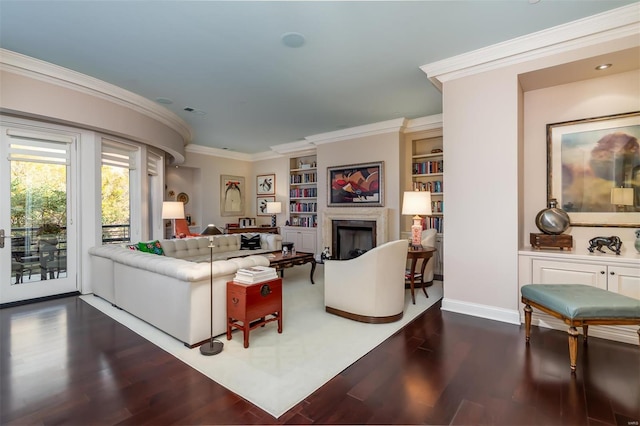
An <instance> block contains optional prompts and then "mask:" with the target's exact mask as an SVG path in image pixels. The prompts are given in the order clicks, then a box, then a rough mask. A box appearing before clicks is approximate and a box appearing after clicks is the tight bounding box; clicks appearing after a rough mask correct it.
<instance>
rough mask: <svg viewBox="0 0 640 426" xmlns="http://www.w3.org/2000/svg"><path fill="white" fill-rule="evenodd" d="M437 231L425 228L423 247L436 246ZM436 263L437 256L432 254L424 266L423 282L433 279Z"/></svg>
mask: <svg viewBox="0 0 640 426" xmlns="http://www.w3.org/2000/svg"><path fill="white" fill-rule="evenodd" d="M437 233H438V232H437V231H436V230H435V229H425V230H424V231H422V240H421V243H420V244H422V247H435V246H436V235H437ZM434 263H435V256H431V257H430V258H429V259H428V261H427V266H426V267H425V268H424V277H423V282H425V283H428V282H430V281H433V265H434Z"/></svg>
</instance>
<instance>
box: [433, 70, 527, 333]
mask: <svg viewBox="0 0 640 426" xmlns="http://www.w3.org/2000/svg"><path fill="white" fill-rule="evenodd" d="M519 91H520V89H519V85H518V80H517V76H516V75H514V74H513V73H512V72H510V71H508V70H498V71H493V72H490V73H483V74H477V75H474V76H471V77H467V78H463V79H458V80H454V81H451V82H448V83H446V84H445V86H444V87H443V93H444V95H445V96H444V111H443V117H444V162H445V171H444V181H445V182H446V191H445V195H444V203H445V212H446V220H445V229H444V233H445V235H446V238H445V241H444V242H445V247H444V253H445V260H444V277H445V280H446V285H445V299H444V301H443V309H448V310H453V311H464V312H466V313H473V309H474V307H476V306H482V307H483V309H484V311H485V312H484V314H483V316H489V317H494V318H497V319H502V320H508V317H509V315H511V317H513V313H514V311H515V309H516V305H517V297H516V292H517V288H518V269H517V256H518V98H519V95H518V92H519ZM497 106H499V108H496V107H497ZM496 109H499V111H496ZM490 311H495V312H493V313H491V312H490ZM515 319H516V318H512V321H515Z"/></svg>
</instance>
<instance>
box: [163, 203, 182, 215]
mask: <svg viewBox="0 0 640 426" xmlns="http://www.w3.org/2000/svg"><path fill="white" fill-rule="evenodd" d="M162 218H163V219H184V203H183V202H182V201H164V202H163V203H162Z"/></svg>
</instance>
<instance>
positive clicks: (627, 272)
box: [608, 266, 640, 299]
mask: <svg viewBox="0 0 640 426" xmlns="http://www.w3.org/2000/svg"><path fill="white" fill-rule="evenodd" d="M608 285H609V288H608V290H609V291H613V292H615V293H620V294H623V295H625V296H629V297H633V298H634V299H640V268H627V267H622V266H609V276H608Z"/></svg>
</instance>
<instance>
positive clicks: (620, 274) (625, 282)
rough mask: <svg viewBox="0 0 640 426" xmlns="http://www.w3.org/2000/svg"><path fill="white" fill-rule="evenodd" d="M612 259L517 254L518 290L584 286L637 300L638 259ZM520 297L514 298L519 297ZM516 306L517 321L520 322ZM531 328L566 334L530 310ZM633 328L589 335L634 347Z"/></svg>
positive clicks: (547, 253)
mask: <svg viewBox="0 0 640 426" xmlns="http://www.w3.org/2000/svg"><path fill="white" fill-rule="evenodd" d="M632 256H634V257H627V258H625V257H618V256H616V257H613V256H599V255H579V254H561V253H558V252H553V251H544V250H521V251H520V252H519V267H520V271H519V286H520V287H522V286H523V285H526V284H585V285H590V286H594V287H598V288H601V289H603V290H608V291H612V292H615V293H620V294H623V295H625V296H629V297H633V298H636V299H640V256H636V255H632ZM519 296H520V295H518V297H519ZM522 308H523V306H522V303H521V304H520V317H521V321H523V320H524V314H523V311H522ZM532 324H534V325H540V326H547V327H551V328H555V329H558V330H563V331H566V329H567V326H566V325H565V324H564V323H563V322H562V321H560V320H557V319H555V318H552V317H551V316H549V315H546V314H544V313H540V312H536V310H535V309H534V312H533V317H532ZM637 330H638V327H637V326H594V327H590V328H589V335H594V336H596V337H602V338H605V339H610V340H617V341H622V342H626V343H631V344H636V345H637V344H638V334H637Z"/></svg>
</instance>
